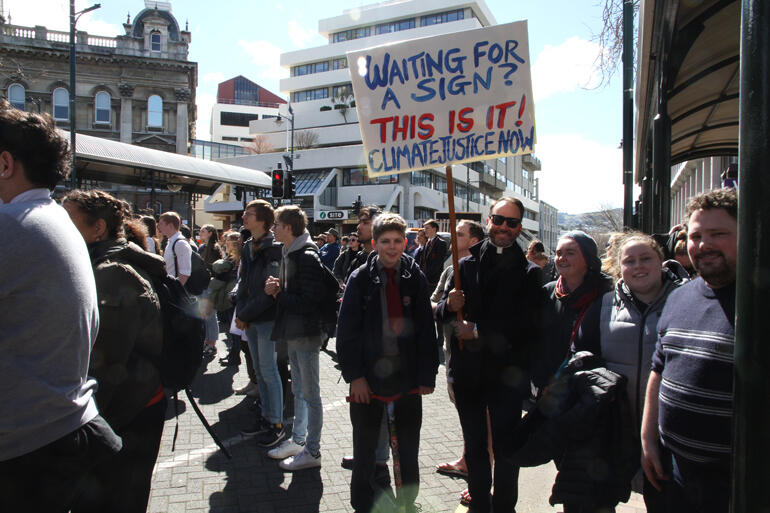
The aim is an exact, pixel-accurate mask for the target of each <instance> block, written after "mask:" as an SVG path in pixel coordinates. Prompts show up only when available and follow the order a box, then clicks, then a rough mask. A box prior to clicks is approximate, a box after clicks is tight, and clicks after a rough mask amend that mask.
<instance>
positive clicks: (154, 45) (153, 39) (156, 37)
mask: <svg viewBox="0 0 770 513" xmlns="http://www.w3.org/2000/svg"><path fill="white" fill-rule="evenodd" d="M150 49H151V50H152V51H153V52H159V51H160V32H153V33H152V34H150Z"/></svg>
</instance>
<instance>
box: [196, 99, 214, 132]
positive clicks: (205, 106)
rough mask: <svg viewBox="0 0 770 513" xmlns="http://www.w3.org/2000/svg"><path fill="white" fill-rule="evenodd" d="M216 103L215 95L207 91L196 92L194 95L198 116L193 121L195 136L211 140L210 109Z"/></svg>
mask: <svg viewBox="0 0 770 513" xmlns="http://www.w3.org/2000/svg"><path fill="white" fill-rule="evenodd" d="M215 103H217V97H216V96H215V95H213V94H209V93H201V92H198V93H197V94H196V95H195V106H196V107H197V109H198V117H197V119H196V121H195V137H196V138H198V139H203V140H206V141H210V140H211V109H212V108H213V107H214V104H215Z"/></svg>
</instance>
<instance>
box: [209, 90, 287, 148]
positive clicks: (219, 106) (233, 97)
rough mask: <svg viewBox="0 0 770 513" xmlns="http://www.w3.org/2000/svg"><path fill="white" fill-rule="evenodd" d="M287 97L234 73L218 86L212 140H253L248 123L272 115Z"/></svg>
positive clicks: (212, 110)
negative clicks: (232, 76) (233, 75)
mask: <svg viewBox="0 0 770 513" xmlns="http://www.w3.org/2000/svg"><path fill="white" fill-rule="evenodd" d="M285 103H286V100H284V99H283V98H281V97H280V96H277V95H275V94H273V93H271V92H270V91H268V90H267V89H265V88H264V87H261V86H259V85H258V84H256V83H254V82H252V81H251V80H249V79H247V78H245V77H243V76H240V75H239V76H237V77H234V78H231V79H230V80H226V81H224V82H222V83H220V84H219V86H218V87H217V103H215V104H214V106H213V107H212V109H211V142H214V143H225V144H237V145H240V146H248V145H250V144H251V143H253V142H254V136H253V135H251V134H250V133H249V123H250V122H251V121H256V120H260V119H270V118H275V117H277V115H278V106H279V105H282V104H285Z"/></svg>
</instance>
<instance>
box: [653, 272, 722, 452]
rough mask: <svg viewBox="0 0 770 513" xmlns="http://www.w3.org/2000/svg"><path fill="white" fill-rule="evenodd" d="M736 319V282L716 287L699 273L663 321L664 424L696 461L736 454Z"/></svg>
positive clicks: (667, 440) (670, 443) (665, 435)
mask: <svg viewBox="0 0 770 513" xmlns="http://www.w3.org/2000/svg"><path fill="white" fill-rule="evenodd" d="M734 319H735V285H734V284H733V285H731V286H729V287H725V288H722V289H717V290H714V289H712V288H710V287H709V286H708V285H706V282H705V281H703V279H702V278H697V279H695V280H693V281H691V282H689V283H687V284H686V285H683V286H682V287H680V288H679V289H677V290H675V291H674V292H672V293H671V296H670V297H669V299H668V302H667V303H666V306H665V307H664V309H663V312H662V314H661V317H660V321H659V322H658V342H657V346H656V348H655V354H654V355H653V357H652V370H654V371H655V372H657V373H659V374H660V375H661V377H662V380H661V385H660V395H659V403H658V430H659V431H660V437H661V440H662V442H663V445H665V446H666V447H668V448H669V449H671V450H672V451H674V452H675V453H677V454H679V455H680V456H682V457H684V458H686V459H688V460H690V461H694V462H700V463H707V462H723V463H728V462H729V460H730V456H731V454H732V442H731V440H732V435H731V426H732V416H733V349H734V342H735V331H734Z"/></svg>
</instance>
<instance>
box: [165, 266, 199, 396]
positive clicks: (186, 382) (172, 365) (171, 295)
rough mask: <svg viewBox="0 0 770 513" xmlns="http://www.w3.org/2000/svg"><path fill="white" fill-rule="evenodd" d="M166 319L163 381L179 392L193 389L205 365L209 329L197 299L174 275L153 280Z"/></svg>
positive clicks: (168, 386) (167, 386) (166, 385)
mask: <svg viewBox="0 0 770 513" xmlns="http://www.w3.org/2000/svg"><path fill="white" fill-rule="evenodd" d="M153 287H154V288H155V292H156V293H157V294H158V299H159V300H160V309H161V314H162V317H163V350H162V352H161V357H160V365H159V368H160V380H161V383H163V386H164V387H166V388H170V389H172V390H174V391H175V392H176V391H179V390H182V389H185V388H187V387H189V386H190V384H191V383H192V381H193V379H194V378H195V376H196V375H197V374H198V369H200V366H201V363H202V362H203V340H204V339H205V337H206V330H205V327H204V324H203V319H201V318H200V315H199V314H198V302H197V300H196V299H195V298H194V297H193V296H192V295H191V294H190V293H189V292H188V291H187V290H185V288H184V287H183V286H182V283H181V282H180V281H179V280H178V279H176V278H173V277H171V276H168V275H166V276H164V277H163V278H159V279H155V280H153Z"/></svg>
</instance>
